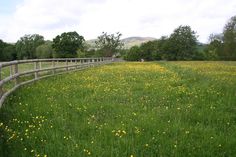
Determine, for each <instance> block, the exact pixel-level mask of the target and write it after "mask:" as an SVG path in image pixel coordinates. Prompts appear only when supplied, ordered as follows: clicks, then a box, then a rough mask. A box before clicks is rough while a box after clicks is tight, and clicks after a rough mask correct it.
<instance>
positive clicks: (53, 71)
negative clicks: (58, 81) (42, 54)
mask: <svg viewBox="0 0 236 157" xmlns="http://www.w3.org/2000/svg"><path fill="white" fill-rule="evenodd" d="M52 68H53V69H52V74H53V75H55V73H56V69H54V68H55V61H54V60H52Z"/></svg>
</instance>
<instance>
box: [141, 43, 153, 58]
mask: <svg viewBox="0 0 236 157" xmlns="http://www.w3.org/2000/svg"><path fill="white" fill-rule="evenodd" d="M154 54H157V43H156V42H154V41H148V42H146V43H143V44H141V46H140V54H139V55H140V57H141V59H144V60H147V61H151V60H154V58H153V55H154Z"/></svg>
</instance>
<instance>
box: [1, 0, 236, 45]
mask: <svg viewBox="0 0 236 157" xmlns="http://www.w3.org/2000/svg"><path fill="white" fill-rule="evenodd" d="M235 8H236V1H235V0H207V1H206V0H165V1H163V0H24V1H23V3H22V4H20V5H19V6H17V7H16V10H15V12H14V13H12V15H9V16H0V21H1V23H0V38H3V39H4V40H5V41H10V42H12V41H14V42H15V41H16V40H18V39H19V38H20V37H21V36H23V35H24V34H32V33H38V34H41V35H43V36H44V37H45V38H46V39H52V38H53V37H55V36H56V35H58V34H61V33H62V32H65V31H77V32H78V33H79V34H81V35H83V36H85V38H86V39H92V38H96V37H97V36H98V35H100V34H101V32H102V31H107V32H110V33H113V32H117V31H120V32H121V33H122V34H123V37H128V36H151V37H157V38H158V37H160V36H162V35H169V34H170V33H171V32H172V31H173V29H174V28H176V27H177V26H179V25H190V26H191V27H192V28H193V29H194V30H195V31H197V33H198V35H199V40H200V41H203V42H205V41H206V40H207V38H208V35H209V34H210V33H214V32H215V33H219V32H221V31H222V29H223V26H224V24H225V23H226V21H227V19H229V18H230V17H231V16H233V15H236V10H235ZM9 19H10V20H9Z"/></svg>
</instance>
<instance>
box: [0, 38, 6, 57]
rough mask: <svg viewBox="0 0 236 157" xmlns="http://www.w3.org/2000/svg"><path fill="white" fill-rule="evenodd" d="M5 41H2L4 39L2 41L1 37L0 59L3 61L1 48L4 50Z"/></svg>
mask: <svg viewBox="0 0 236 157" xmlns="http://www.w3.org/2000/svg"><path fill="white" fill-rule="evenodd" d="M6 45H7V44H6V43H5V42H4V41H2V40H1V39H0V60H1V61H3V60H4V57H3V55H4V54H3V50H4V48H5V47H6Z"/></svg>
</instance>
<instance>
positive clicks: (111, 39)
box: [95, 32, 124, 57]
mask: <svg viewBox="0 0 236 157" xmlns="http://www.w3.org/2000/svg"><path fill="white" fill-rule="evenodd" d="M121 36H122V34H121V33H119V32H117V33H116V34H107V33H105V32H102V35H100V36H98V39H97V41H95V43H96V47H97V48H98V50H99V51H100V52H102V54H103V56H105V57H112V55H114V54H116V53H118V51H119V50H120V49H121V48H122V46H123V45H124V44H123V42H122V41H121V39H120V37H121Z"/></svg>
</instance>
